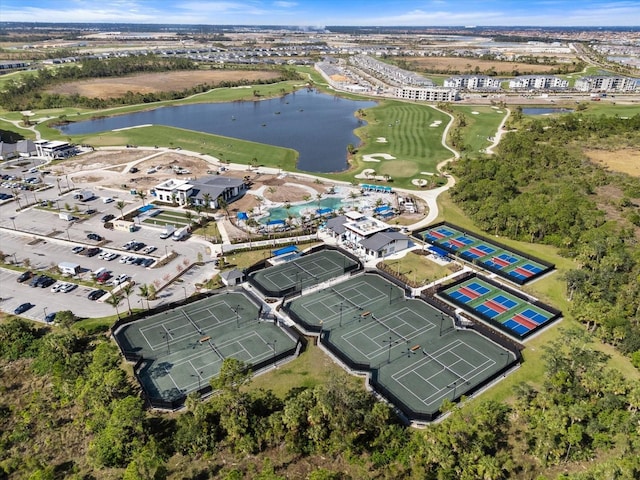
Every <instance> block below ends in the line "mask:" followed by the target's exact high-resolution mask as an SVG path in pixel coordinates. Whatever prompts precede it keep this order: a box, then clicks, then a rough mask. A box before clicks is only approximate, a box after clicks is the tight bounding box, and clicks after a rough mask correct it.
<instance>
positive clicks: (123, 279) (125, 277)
mask: <svg viewBox="0 0 640 480" xmlns="http://www.w3.org/2000/svg"><path fill="white" fill-rule="evenodd" d="M127 280H129V275H127V274H125V273H121V274H120V275H118V276H117V277H116V278H114V279H113V280H111V285H113V286H114V287H117V286H118V285H120V284H121V283H124V282H126V281H127Z"/></svg>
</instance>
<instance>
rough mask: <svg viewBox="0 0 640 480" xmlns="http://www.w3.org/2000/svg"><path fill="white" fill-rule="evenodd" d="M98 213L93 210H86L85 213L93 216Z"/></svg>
mask: <svg viewBox="0 0 640 480" xmlns="http://www.w3.org/2000/svg"><path fill="white" fill-rule="evenodd" d="M97 212H98V211H97V210H96V209H95V208H88V209H87V211H86V212H84V213H86V214H87V215H93V214H94V213H97Z"/></svg>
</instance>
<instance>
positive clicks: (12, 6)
mask: <svg viewBox="0 0 640 480" xmlns="http://www.w3.org/2000/svg"><path fill="white" fill-rule="evenodd" d="M0 2H1V3H2V22H21V23H45V24H70V23H84V24H91V23H97V24H110V23H114V24H149V25H152V24H158V25H169V24H170V25H219V26H234V25H237V26H281V27H296V26H299V27H300V28H307V27H311V28H316V29H321V28H324V27H325V26H327V25H328V26H334V27H398V28H401V27H407V28H410V27H413V28H419V27H422V28H438V27H440V28H445V27H460V28H464V27H465V26H474V27H477V28H492V27H493V28H498V27H506V28H532V27H538V28H545V27H546V28H625V27H626V28H638V27H639V25H638V19H640V2H638V1H630V0H610V1H606V0H584V1H583V2H580V3H578V2H575V1H573V0H531V1H529V2H521V1H510V0H503V1H496V0H482V1H472V0H458V1H455V2H454V1H451V0H397V1H392V2H389V1H387V0H351V1H349V2H344V1H341V0H304V1H303V0H245V1H238V0H220V1H217V0H216V1H211V0H171V1H170V0H114V1H113V2H104V3H100V2H94V1H90V0H72V1H71V2H67V3H65V4H61V2H58V1H54V0H0ZM168 19H170V22H167V20H168ZM604 25H606V27H603V26H604Z"/></svg>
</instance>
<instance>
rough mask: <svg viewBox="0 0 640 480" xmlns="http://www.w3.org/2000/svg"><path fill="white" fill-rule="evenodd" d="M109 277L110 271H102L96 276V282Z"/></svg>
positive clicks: (103, 280)
mask: <svg viewBox="0 0 640 480" xmlns="http://www.w3.org/2000/svg"><path fill="white" fill-rule="evenodd" d="M110 278H111V272H102V273H101V274H100V275H98V276H97V277H96V282H98V283H104V282H106V281H107V280H109V279H110Z"/></svg>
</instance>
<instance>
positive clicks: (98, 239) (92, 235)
mask: <svg viewBox="0 0 640 480" xmlns="http://www.w3.org/2000/svg"><path fill="white" fill-rule="evenodd" d="M87 238H88V239H89V240H95V241H96V242H101V241H102V240H104V238H103V237H101V236H100V235H98V234H97V233H90V234H88V235H87Z"/></svg>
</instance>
